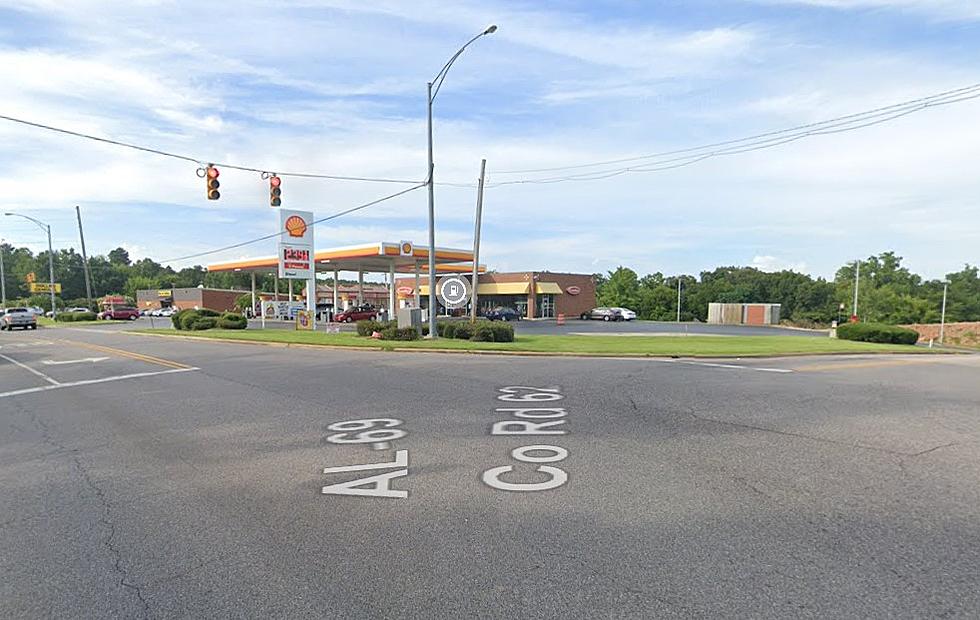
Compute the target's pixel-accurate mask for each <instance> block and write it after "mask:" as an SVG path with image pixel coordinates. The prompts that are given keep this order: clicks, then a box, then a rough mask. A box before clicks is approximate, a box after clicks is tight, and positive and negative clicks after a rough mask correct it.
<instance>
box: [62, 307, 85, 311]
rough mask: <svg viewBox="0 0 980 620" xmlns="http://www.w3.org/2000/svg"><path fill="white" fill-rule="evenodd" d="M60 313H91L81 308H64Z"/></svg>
mask: <svg viewBox="0 0 980 620" xmlns="http://www.w3.org/2000/svg"><path fill="white" fill-rule="evenodd" d="M62 312H91V310H89V309H88V308H83V307H81V306H75V307H74V308H65V309H64V310H62Z"/></svg>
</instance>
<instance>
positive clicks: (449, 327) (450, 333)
mask: <svg viewBox="0 0 980 620" xmlns="http://www.w3.org/2000/svg"><path fill="white" fill-rule="evenodd" d="M439 325H442V333H441V334H439V335H440V336H442V337H443V338H455V337H456V323H450V322H449V321H446V322H444V323H436V332H437V333H438V332H439Z"/></svg>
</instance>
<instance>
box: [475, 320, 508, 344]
mask: <svg viewBox="0 0 980 620" xmlns="http://www.w3.org/2000/svg"><path fill="white" fill-rule="evenodd" d="M490 327H491V329H492V330H493V341H494V342H514V326H513V325H511V324H510V323H504V322H503V321H501V322H499V323H490ZM474 340H476V339H475V338H474Z"/></svg>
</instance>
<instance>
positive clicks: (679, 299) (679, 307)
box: [677, 276, 681, 323]
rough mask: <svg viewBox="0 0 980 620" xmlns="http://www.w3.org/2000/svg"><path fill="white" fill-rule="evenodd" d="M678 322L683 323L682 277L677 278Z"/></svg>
mask: <svg viewBox="0 0 980 620" xmlns="http://www.w3.org/2000/svg"><path fill="white" fill-rule="evenodd" d="M677 322H678V323H680V322H681V277H680V276H677Z"/></svg>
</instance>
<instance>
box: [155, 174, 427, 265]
mask: <svg viewBox="0 0 980 620" xmlns="http://www.w3.org/2000/svg"><path fill="white" fill-rule="evenodd" d="M425 186H426V184H425V183H419V184H417V185H414V186H413V187H409V188H407V189H403V190H401V191H398V192H395V193H394V194H389V195H387V196H384V197H382V198H378V199H377V200H372V201H371V202H366V203H364V204H360V205H357V206H356V207H351V208H350V209H344V210H343V211H338V212H337V213H334V214H332V215H328V216H327V217H322V218H320V219H318V220H313V221H312V222H311V223H310V225H311V226H314V225H316V224H321V223H323V222H327V221H329V220H334V219H337V218H338V217H342V216H344V215H347V214H349V213H353V212H355V211H360V210H361V209H366V208H368V207H373V206H374V205H376V204H380V203H382V202H385V201H386V200H391V199H392V198H397V197H399V196H402V195H404V194H407V193H409V192H413V191H415V190H417V189H421V188H423V187H425ZM283 234H285V231H279V232H275V233H272V234H270V235H264V236H262V237H257V238H255V239H250V240H248V241H242V242H240V243H233V244H232V245H226V246H224V247H221V248H216V249H214V250H207V251H205V252H198V253H196V254H188V255H186V256H178V257H177V258H167V259H164V260H162V261H160V264H161V265H163V264H166V263H177V262H181V261H185V260H190V259H192V258H200V257H202V256H209V255H211V254H217V253H219V252H225V251H227V250H234V249H236V248H241V247H245V246H246V245H251V244H253V243H258V242H259V241H265V240H267V239H273V238H275V237H279V236H281V235H283Z"/></svg>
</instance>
